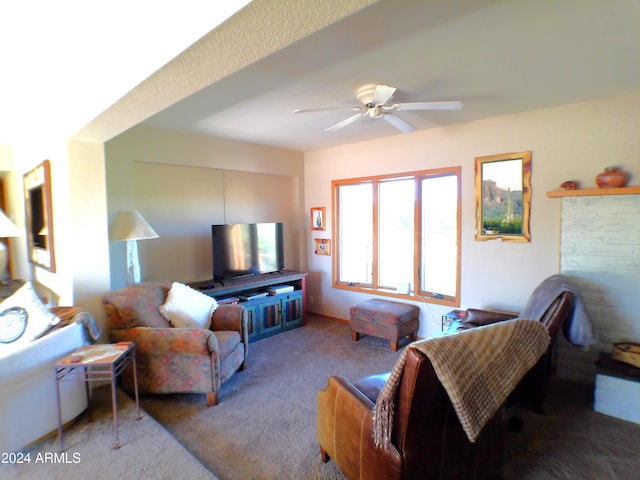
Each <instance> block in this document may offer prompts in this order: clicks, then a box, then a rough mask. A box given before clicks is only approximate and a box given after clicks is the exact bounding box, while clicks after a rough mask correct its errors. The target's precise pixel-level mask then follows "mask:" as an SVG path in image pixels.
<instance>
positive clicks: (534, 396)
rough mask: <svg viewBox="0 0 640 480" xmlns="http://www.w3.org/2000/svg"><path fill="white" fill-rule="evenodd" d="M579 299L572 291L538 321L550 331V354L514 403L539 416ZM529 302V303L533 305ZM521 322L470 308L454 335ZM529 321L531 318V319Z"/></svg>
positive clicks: (516, 392)
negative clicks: (562, 336) (556, 354)
mask: <svg viewBox="0 0 640 480" xmlns="http://www.w3.org/2000/svg"><path fill="white" fill-rule="evenodd" d="M540 292H541V291H540V290H539V289H536V290H535V291H534V292H533V293H532V295H531V298H530V299H529V302H531V301H536V298H533V297H534V296H536V295H540V294H541V293H540ZM575 299H576V297H575V295H574V294H573V293H572V292H570V291H566V290H565V291H561V292H559V293H558V294H557V296H555V298H553V299H551V301H550V303H549V304H548V307H547V308H546V309H544V311H542V312H541V314H540V315H539V316H538V318H533V320H539V321H540V322H542V324H543V325H544V326H545V327H546V328H547V331H548V332H549V338H550V339H551V343H550V344H549V348H548V350H547V352H546V353H545V354H544V355H543V356H542V357H541V358H540V360H539V361H538V363H537V364H536V365H535V366H534V367H533V368H532V369H531V370H530V371H529V373H527V374H526V375H525V376H524V378H523V379H522V380H521V381H520V384H519V385H518V386H517V387H516V389H515V390H514V392H513V395H512V397H511V400H512V401H518V402H524V403H526V404H528V405H530V406H531V409H532V410H533V411H534V412H536V413H544V410H543V403H544V399H545V397H546V393H547V387H548V384H549V379H550V378H551V374H552V372H553V365H554V361H553V360H554V359H553V352H554V345H555V341H556V339H557V337H558V333H559V332H560V330H561V329H562V327H563V326H564V324H565V321H566V320H567V319H568V318H569V317H570V316H571V315H572V314H573V309H574V306H575ZM529 302H528V303H529ZM513 318H518V315H514V314H506V313H499V312H492V311H489V310H481V309H477V308H470V309H468V310H467V313H466V315H465V316H464V318H463V319H462V320H460V321H458V322H456V323H455V324H453V325H452V326H451V329H452V330H454V331H459V330H464V329H468V328H474V327H479V326H482V325H490V324H493V323H497V322H502V321H505V320H510V319H513ZM527 318H531V317H530V316H529V317H527Z"/></svg>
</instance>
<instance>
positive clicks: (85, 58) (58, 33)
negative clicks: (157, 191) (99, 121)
mask: <svg viewBox="0 0 640 480" xmlns="http://www.w3.org/2000/svg"><path fill="white" fill-rule="evenodd" d="M249 1H250V0H225V1H224V2H203V1H202V0H181V1H180V2H179V3H177V2H157V1H155V0H135V1H133V2H132V1H131V0H111V1H110V2H108V4H103V3H96V2H87V1H86V0H19V1H3V2H0V22H1V25H2V27H1V28H0V72H1V74H0V144H3V143H6V144H8V145H11V144H13V143H19V142H21V141H25V142H26V143H27V144H32V143H33V139H34V138H38V139H39V140H41V141H42V140H44V139H45V138H46V137H50V138H52V139H56V138H57V139H59V138H63V139H66V138H69V137H70V136H72V135H73V134H74V133H75V132H76V131H78V129H80V128H82V127H83V126H85V125H86V124H87V123H89V122H91V121H92V120H93V119H94V118H95V116H96V115H97V114H98V113H99V112H102V111H104V110H105V109H108V108H109V107H110V106H111V105H112V104H114V103H115V102H117V101H118V99H120V98H121V97H122V96H123V95H124V94H125V93H126V92H127V91H129V90H131V89H132V88H133V87H135V86H136V85H137V84H138V83H140V82H142V81H143V80H144V79H145V78H147V77H149V76H150V75H152V74H153V73H154V72H155V71H157V70H158V69H159V68H160V67H162V65H164V64H165V63H167V62H168V61H170V60H171V59H172V58H173V57H175V56H176V55H178V54H180V52H182V51H183V50H185V49H186V48H188V47H189V46H190V45H192V44H193V43H194V42H196V41H197V40H198V39H199V38H201V37H202V36H203V35H205V34H207V32H209V31H210V30H211V29H212V28H214V27H216V26H218V25H220V24H222V23H223V22H224V21H225V20H227V19H228V18H229V17H230V16H232V15H233V14H235V13H236V12H237V11H239V10H240V9H242V8H243V7H244V6H245V5H246V4H248V3H249Z"/></svg>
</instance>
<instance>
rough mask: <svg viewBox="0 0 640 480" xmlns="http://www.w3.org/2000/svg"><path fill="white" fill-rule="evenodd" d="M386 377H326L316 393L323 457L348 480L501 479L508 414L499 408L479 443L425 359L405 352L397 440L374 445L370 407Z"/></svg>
mask: <svg viewBox="0 0 640 480" xmlns="http://www.w3.org/2000/svg"><path fill="white" fill-rule="evenodd" d="M388 376H389V374H382V375H373V376H370V377H365V378H363V379H360V380H358V381H355V382H350V381H349V380H347V379H345V378H344V377H341V376H331V377H329V382H328V386H327V388H326V389H325V390H322V391H320V392H319V393H318V418H317V422H318V423H317V433H318V441H319V443H320V452H321V456H322V461H324V462H327V461H329V459H333V461H334V462H335V463H336V464H337V466H338V467H339V468H340V470H341V471H342V473H343V474H344V475H345V476H346V477H347V478H350V479H365V478H366V479H367V480H373V479H384V480H391V479H414V478H415V479H461V478H464V479H498V478H501V472H502V464H503V447H504V441H505V434H506V414H505V411H504V408H500V409H499V410H498V411H497V412H496V414H495V415H494V416H493V417H492V418H491V419H490V420H489V422H488V423H487V424H486V425H485V427H484V429H483V430H482V432H481V433H480V435H479V437H478V438H477V440H476V441H475V443H471V442H470V441H469V439H468V438H467V435H466V434H465V432H464V430H463V428H462V425H461V424H460V421H459V420H458V416H457V414H456V412H455V410H454V407H453V405H452V404H451V401H450V400H449V396H448V395H447V392H446V391H445V389H444V387H443V386H442V384H441V383H440V381H439V380H438V377H437V376H436V373H435V371H434V369H433V366H432V365H431V362H430V361H429V359H428V358H427V356H426V355H425V354H424V353H422V352H420V351H418V350H415V349H410V350H409V351H408V352H407V361H406V364H405V366H404V370H403V374H402V379H401V382H400V385H399V388H398V391H397V396H396V401H395V415H394V421H393V430H392V439H391V440H392V445H391V446H390V448H389V449H387V450H384V449H382V448H379V447H376V446H375V444H374V435H373V429H374V426H373V418H372V410H373V408H374V405H375V402H376V399H377V398H378V395H379V393H380V392H381V390H382V388H383V386H384V385H385V383H386V381H387V378H388Z"/></svg>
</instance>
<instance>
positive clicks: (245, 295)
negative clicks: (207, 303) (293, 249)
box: [189, 270, 307, 341]
mask: <svg viewBox="0 0 640 480" xmlns="http://www.w3.org/2000/svg"><path fill="white" fill-rule="evenodd" d="M306 279H307V273H306V272H298V271H295V270H280V271H278V272H271V273H260V274H253V275H243V276H240V277H231V278H226V279H223V280H213V279H211V280H206V281H204V282H194V283H191V284H189V286H190V287H192V288H194V289H196V290H199V291H201V292H202V293H204V294H205V295H209V296H210V297H213V298H215V299H216V300H217V301H218V302H220V303H241V304H242V305H243V306H244V307H245V308H246V309H247V314H248V316H249V319H248V320H249V322H248V323H249V325H248V329H249V332H248V333H249V341H254V340H258V339H260V338H265V337H268V336H271V335H275V334H277V333H281V332H283V331H285V330H289V329H291V328H295V327H299V326H302V325H304V324H305V321H306V319H305V312H306ZM272 286H292V287H293V291H290V292H286V293H278V294H276V295H268V296H258V297H256V293H262V292H266V291H268V288H269V287H272Z"/></svg>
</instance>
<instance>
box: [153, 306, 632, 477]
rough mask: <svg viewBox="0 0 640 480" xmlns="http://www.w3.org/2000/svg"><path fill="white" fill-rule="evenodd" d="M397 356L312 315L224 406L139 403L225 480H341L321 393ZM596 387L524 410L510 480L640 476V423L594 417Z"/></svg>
mask: <svg viewBox="0 0 640 480" xmlns="http://www.w3.org/2000/svg"><path fill="white" fill-rule="evenodd" d="M398 355H399V353H392V352H391V351H390V350H389V343H388V342H387V341H384V340H381V339H376V338H372V337H364V338H362V339H361V340H360V341H359V342H357V343H355V342H353V341H352V340H351V337H350V334H349V329H348V325H346V324H344V323H340V322H336V321H331V320H327V319H323V318H321V317H317V316H313V315H310V321H309V323H308V324H307V326H305V327H303V328H299V329H296V330H292V331H289V332H286V333H284V334H281V335H278V336H275V337H271V338H267V339H264V340H261V341H258V342H255V343H252V344H251V345H250V353H249V359H250V364H249V367H248V369H247V370H246V371H243V372H240V373H238V374H237V375H235V377H234V378H233V379H232V380H230V382H229V383H227V384H226V385H225V386H223V389H222V392H221V395H220V404H219V405H218V406H216V407H213V408H207V407H206V406H205V403H204V396H202V395H170V396H148V397H145V398H144V399H143V402H142V405H143V407H144V408H145V410H147V411H148V412H149V413H150V414H151V415H153V416H154V417H155V418H156V419H158V421H160V422H161V423H162V424H163V425H164V426H165V427H166V428H167V429H168V430H169V431H170V432H172V433H173V435H175V437H176V438H177V439H178V440H179V441H180V442H182V443H183V444H184V445H185V446H186V448H187V449H188V450H189V451H191V452H192V453H193V454H194V455H195V456H196V457H197V458H199V459H200V460H201V461H202V463H203V464H205V465H206V466H207V467H208V468H210V469H211V471H213V472H215V474H216V475H217V476H218V477H219V478H221V479H223V480H235V479H237V480H241V479H242V480H244V479H278V480H284V479H296V480H298V479H339V478H343V477H342V475H341V474H340V472H339V471H338V469H337V468H336V467H335V464H334V463H333V462H329V463H327V464H323V463H322V462H321V461H320V454H319V450H318V444H317V441H316V425H315V422H316V394H317V391H318V390H319V389H321V388H324V387H325V385H326V381H327V377H328V375H330V374H333V373H340V374H343V375H345V376H346V377H347V378H358V377H360V376H363V375H367V374H372V373H378V372H383V371H388V370H390V369H391V367H392V366H393V364H394V363H395V360H396V359H397V357H398ZM591 395H592V391H591V389H590V388H588V387H586V388H585V387H584V386H582V385H579V384H575V383H572V382H567V381H563V380H559V381H558V382H556V383H555V384H554V385H552V390H551V392H550V395H549V398H548V401H547V404H546V410H547V413H546V415H544V416H541V415H536V414H533V413H530V412H528V411H524V412H520V413H522V416H523V418H524V421H525V427H524V429H523V431H522V432H520V433H517V434H516V433H509V434H508V437H507V449H506V452H505V456H506V458H505V479H506V480H542V479H568V480H569V479H570V480H576V479H584V480H594V479H611V480H631V479H636V478H640V476H638V475H639V474H638V472H640V455H638V452H640V425H637V424H634V423H630V422H625V421H622V420H618V419H615V418H612V417H609V416H606V415H602V414H599V413H596V412H594V411H593V410H592V408H591V405H592V401H591Z"/></svg>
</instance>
